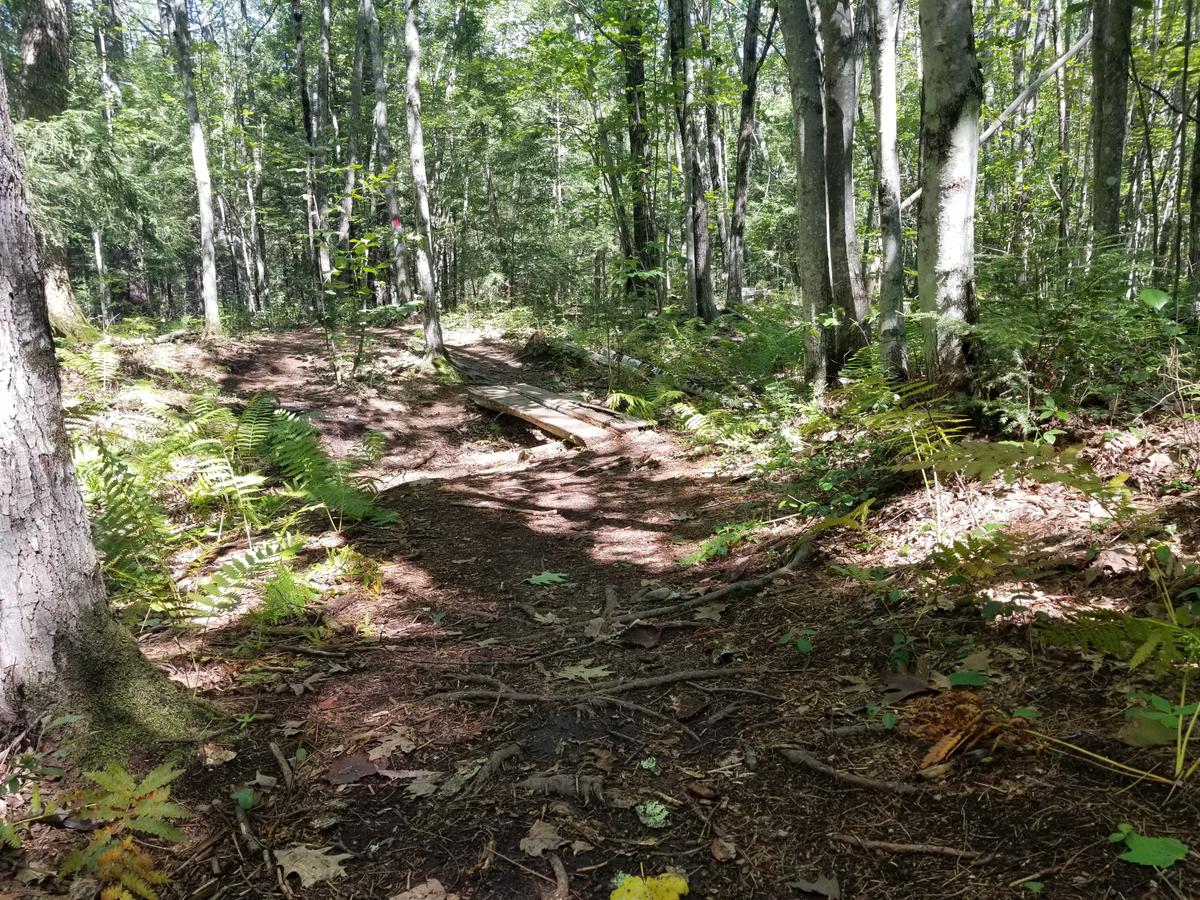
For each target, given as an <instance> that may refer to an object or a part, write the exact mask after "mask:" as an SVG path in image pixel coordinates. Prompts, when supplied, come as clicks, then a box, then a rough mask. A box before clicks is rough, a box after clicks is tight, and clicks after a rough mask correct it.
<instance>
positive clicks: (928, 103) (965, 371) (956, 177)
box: [917, 0, 983, 389]
mask: <svg viewBox="0 0 1200 900" xmlns="http://www.w3.org/2000/svg"><path fill="white" fill-rule="evenodd" d="M919 16H920V23H921V63H922V66H923V69H924V78H923V81H922V96H923V98H924V107H925V108H924V117H923V119H922V123H921V129H922V134H921V146H922V157H921V166H922V172H923V175H924V177H923V182H922V194H921V210H920V215H919V222H918V228H917V290H918V293H919V295H920V301H921V311H922V312H923V313H924V314H925V316H926V318H925V321H924V333H925V361H926V366H927V369H928V374H929V376H930V377H931V378H933V379H936V380H938V381H939V382H941V383H942V384H944V385H946V386H947V387H950V388H954V389H961V388H965V387H966V386H967V385H968V384H969V379H970V374H971V365H972V362H973V356H974V354H973V340H972V337H971V334H970V331H971V328H972V326H973V325H974V324H975V321H976V319H977V318H978V307H977V304H976V301H975V179H976V175H977V167H978V158H979V109H980V106H981V104H982V102H983V76H982V73H981V72H980V69H979V61H978V59H977V57H976V55H975V34H974V26H973V22H972V8H971V0H920V12H919Z"/></svg>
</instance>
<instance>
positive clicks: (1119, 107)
mask: <svg viewBox="0 0 1200 900" xmlns="http://www.w3.org/2000/svg"><path fill="white" fill-rule="evenodd" d="M1092 21H1093V35H1092V240H1093V243H1094V245H1096V246H1097V248H1098V249H1103V246H1104V245H1106V244H1109V243H1110V242H1111V241H1112V240H1113V239H1114V238H1116V236H1117V235H1118V234H1119V232H1120V228H1121V170H1122V168H1123V166H1124V157H1125V134H1126V128H1127V118H1128V110H1127V107H1128V100H1129V62H1130V30H1131V28H1132V24H1133V4H1132V3H1131V2H1130V0H1096V3H1095V5H1094V6H1093V8H1092Z"/></svg>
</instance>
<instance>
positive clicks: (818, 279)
mask: <svg viewBox="0 0 1200 900" xmlns="http://www.w3.org/2000/svg"><path fill="white" fill-rule="evenodd" d="M779 23H780V27H781V30H782V32H783V40H784V43H785V45H786V53H785V56H786V59H787V68H788V81H789V84H790V87H791V101H792V114H793V119H794V122H795V130H796V131H795V135H794V139H795V146H794V148H793V149H794V154H795V163H796V193H797V198H796V257H797V262H798V265H797V270H798V275H799V281H800V293H801V295H802V298H803V302H804V311H805V315H806V317H807V318H808V320H809V323H810V328H811V329H812V336H811V338H810V339H809V340H808V342H807V345H806V347H805V357H804V374H805V377H806V378H807V379H808V380H809V381H810V382H812V386H813V392H814V393H816V394H820V393H821V392H823V391H824V388H825V382H826V378H827V375H828V371H829V367H828V359H827V356H828V354H829V351H830V349H831V347H830V345H831V341H830V340H829V335H828V334H827V327H826V325H825V324H824V323H825V320H826V319H827V318H828V317H829V315H830V312H831V311H832V309H833V288H832V284H831V282H830V275H829V220H828V217H827V207H826V200H825V198H826V186H825V103H824V96H823V92H822V80H821V57H820V53H819V51H818V48H817V28H816V22H814V21H813V16H812V11H811V9H810V7H809V5H808V3H807V0H780V2H779Z"/></svg>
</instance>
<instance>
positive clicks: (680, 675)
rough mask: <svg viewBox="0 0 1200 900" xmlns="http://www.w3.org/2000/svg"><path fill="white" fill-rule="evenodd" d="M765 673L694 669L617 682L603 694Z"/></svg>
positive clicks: (750, 670) (761, 671)
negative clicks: (681, 682) (682, 682)
mask: <svg viewBox="0 0 1200 900" xmlns="http://www.w3.org/2000/svg"><path fill="white" fill-rule="evenodd" d="M765 671H766V670H764V669H695V670H693V671H690V672H671V673H669V674H667V675H653V676H651V677H649V678H634V679H632V680H630V681H618V682H617V683H616V684H614V685H613V686H612V687H610V688H605V689H604V693H605V694H609V695H612V694H623V693H625V692H626V691H644V690H645V689H646V688H654V687H662V686H663V685H664V684H675V683H677V682H680V681H707V680H709V679H712V678H728V677H730V676H731V675H761V674H763V673H764V672H765Z"/></svg>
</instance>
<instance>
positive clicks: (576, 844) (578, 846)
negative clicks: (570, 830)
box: [571, 841, 595, 856]
mask: <svg viewBox="0 0 1200 900" xmlns="http://www.w3.org/2000/svg"><path fill="white" fill-rule="evenodd" d="M594 849H595V848H594V847H593V846H592V845H591V844H589V843H588V842H587V841H571V852H572V853H573V854H574V855H575V856H578V855H579V854H580V853H587V852H588V851H589V850H594Z"/></svg>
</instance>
